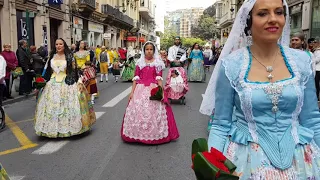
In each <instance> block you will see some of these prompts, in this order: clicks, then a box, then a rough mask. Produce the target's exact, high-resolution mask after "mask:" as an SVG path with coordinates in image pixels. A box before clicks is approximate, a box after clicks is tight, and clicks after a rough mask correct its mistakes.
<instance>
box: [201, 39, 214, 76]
mask: <svg viewBox="0 0 320 180" xmlns="http://www.w3.org/2000/svg"><path fill="white" fill-rule="evenodd" d="M203 59H204V66H205V68H206V70H207V71H209V70H210V67H211V65H212V60H213V52H212V50H211V49H210V46H209V45H206V46H205V50H204V51H203Z"/></svg>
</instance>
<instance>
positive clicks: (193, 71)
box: [188, 43, 206, 82]
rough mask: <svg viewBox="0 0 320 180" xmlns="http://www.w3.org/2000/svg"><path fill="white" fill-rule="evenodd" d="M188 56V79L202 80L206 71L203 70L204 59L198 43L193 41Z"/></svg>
mask: <svg viewBox="0 0 320 180" xmlns="http://www.w3.org/2000/svg"><path fill="white" fill-rule="evenodd" d="M189 58H190V59H191V63H190V64H189V67H188V81H194V82H204V81H205V77H206V73H205V72H204V66H203V65H204V60H203V53H202V51H201V50H200V49H199V44H198V43H195V44H194V45H193V46H192V50H191V53H190V56H189Z"/></svg>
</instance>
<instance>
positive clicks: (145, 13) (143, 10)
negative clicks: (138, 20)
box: [139, 0, 153, 19]
mask: <svg viewBox="0 0 320 180" xmlns="http://www.w3.org/2000/svg"><path fill="white" fill-rule="evenodd" d="M139 13H140V15H141V16H142V17H143V18H144V19H151V18H153V15H152V12H151V7H150V4H149V1H148V0H144V1H141V3H140V7H139Z"/></svg>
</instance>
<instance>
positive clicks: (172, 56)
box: [168, 36, 187, 67]
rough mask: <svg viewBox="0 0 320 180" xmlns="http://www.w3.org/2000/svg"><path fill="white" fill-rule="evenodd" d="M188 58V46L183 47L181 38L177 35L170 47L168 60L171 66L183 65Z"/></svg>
mask: <svg viewBox="0 0 320 180" xmlns="http://www.w3.org/2000/svg"><path fill="white" fill-rule="evenodd" d="M186 59H187V48H185V47H182V44H181V39H180V37H179V36H177V37H176V38H175V40H174V45H173V46H171V47H170V48H169V53H168V60H169V61H170V64H171V66H178V67H179V66H183V64H184V62H185V60H186Z"/></svg>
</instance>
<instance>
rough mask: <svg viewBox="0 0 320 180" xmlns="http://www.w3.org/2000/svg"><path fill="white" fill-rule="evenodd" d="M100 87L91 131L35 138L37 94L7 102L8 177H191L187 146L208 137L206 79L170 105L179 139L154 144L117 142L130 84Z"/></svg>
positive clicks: (1, 136) (1, 150)
mask: <svg viewBox="0 0 320 180" xmlns="http://www.w3.org/2000/svg"><path fill="white" fill-rule="evenodd" d="M164 74H166V73H164ZM208 77H210V75H208ZM109 79H110V80H111V79H112V78H111V77H110V78H109ZM208 80H209V78H207V81H208ZM98 86H99V91H100V97H99V98H98V99H97V100H96V104H95V105H94V107H95V112H96V114H97V116H98V117H99V119H98V120H97V123H96V124H95V125H94V126H93V129H92V131H91V132H89V133H86V134H83V135H80V136H76V137H71V138H65V139H48V138H42V137H38V136H36V135H35V133H34V129H33V117H34V110H35V106H36V102H35V98H31V99H28V100H25V101H22V102H19V103H15V104H11V105H7V106H5V111H6V113H7V115H8V117H9V118H10V119H9V120H8V125H9V127H7V128H6V129H5V130H4V131H2V132H0V162H1V163H2V165H3V166H4V167H5V169H6V170H7V172H8V174H9V176H10V177H11V179H12V180H195V176H194V174H193V171H192V169H191V144H192V141H193V139H195V138H199V137H207V135H208V134H207V131H206V127H207V121H208V117H207V116H204V115H201V114H200V113H199V111H198V110H199V107H200V103H201V101H202V96H201V94H202V93H204V91H205V88H206V86H207V83H189V86H190V91H189V92H188V94H187V95H186V100H187V104H186V105H179V104H174V105H172V108H173V112H174V115H175V119H176V122H177V125H178V128H179V131H180V138H179V139H178V140H177V141H174V142H170V143H168V144H163V145H152V146H150V145H141V144H127V143H124V142H123V141H122V140H121V137H120V127H121V123H122V118H123V115H124V112H125V108H126V105H127V102H128V97H127V96H126V95H127V92H128V88H130V87H131V83H126V82H121V81H120V82H118V83H115V82H111V81H109V82H108V83H106V82H103V83H99V84H98ZM115 97H117V98H115ZM103 106H105V107H103ZM106 106H108V107H106Z"/></svg>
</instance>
